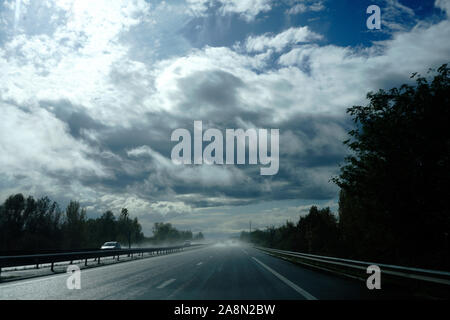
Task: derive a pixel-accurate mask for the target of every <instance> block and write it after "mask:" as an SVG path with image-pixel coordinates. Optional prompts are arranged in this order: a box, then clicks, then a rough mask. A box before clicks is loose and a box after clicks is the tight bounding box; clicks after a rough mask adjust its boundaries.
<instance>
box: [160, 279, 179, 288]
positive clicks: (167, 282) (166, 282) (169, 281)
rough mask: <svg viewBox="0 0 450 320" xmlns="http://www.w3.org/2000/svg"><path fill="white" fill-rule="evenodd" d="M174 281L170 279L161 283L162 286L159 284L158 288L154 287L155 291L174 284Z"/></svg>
mask: <svg viewBox="0 0 450 320" xmlns="http://www.w3.org/2000/svg"><path fill="white" fill-rule="evenodd" d="M175 280H176V279H170V280H167V281H165V282H163V283H162V284H160V285H159V286H158V287H156V288H157V289H162V288H164V287H167V286H168V285H169V284H171V283H172V282H174V281H175Z"/></svg>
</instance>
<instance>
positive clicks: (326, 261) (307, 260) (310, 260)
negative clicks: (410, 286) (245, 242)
mask: <svg viewBox="0 0 450 320" xmlns="http://www.w3.org/2000/svg"><path fill="white" fill-rule="evenodd" d="M255 248H257V249H259V250H262V251H266V252H269V253H273V254H279V255H282V256H288V257H294V258H297V259H300V260H301V261H300V262H301V263H304V264H307V265H310V266H312V267H319V268H324V269H335V270H336V269H341V270H342V269H344V270H356V273H361V271H362V270H364V271H363V272H364V273H365V272H366V270H367V267H368V266H371V265H376V266H378V267H379V268H380V269H381V273H382V274H385V275H390V276H393V277H400V278H407V279H412V280H419V281H426V282H432V283H435V284H439V285H445V286H450V272H446V271H439V270H427V269H421V268H409V267H402V266H396V265H389V264H383V263H376V262H367V261H357V260H350V259H341V258H335V257H327V256H319V255H314V254H306V253H301V252H295V251H286V250H279V249H272V248H265V247H258V246H255Z"/></svg>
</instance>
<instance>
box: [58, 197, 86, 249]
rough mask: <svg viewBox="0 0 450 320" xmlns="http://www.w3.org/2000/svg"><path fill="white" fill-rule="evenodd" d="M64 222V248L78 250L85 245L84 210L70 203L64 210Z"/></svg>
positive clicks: (74, 203)
mask: <svg viewBox="0 0 450 320" xmlns="http://www.w3.org/2000/svg"><path fill="white" fill-rule="evenodd" d="M65 218H66V220H65V222H64V227H63V230H64V240H65V245H64V247H65V248H69V249H79V248H83V246H85V244H86V241H85V239H86V209H81V207H80V203H79V202H77V201H70V203H69V204H68V205H67V208H66V217H65Z"/></svg>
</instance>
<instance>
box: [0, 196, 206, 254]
mask: <svg viewBox="0 0 450 320" xmlns="http://www.w3.org/2000/svg"><path fill="white" fill-rule="evenodd" d="M153 232H154V235H153V237H145V236H144V234H143V232H142V226H141V224H140V223H139V220H138V218H137V217H135V218H131V217H130V214H129V212H128V210H127V209H126V208H123V209H122V210H121V212H120V214H119V215H118V217H116V216H115V215H114V213H113V212H112V211H109V210H108V211H106V212H104V213H103V214H102V215H101V216H100V217H98V218H88V217H87V215H86V209H84V208H82V207H81V206H80V203H79V202H77V201H70V203H69V204H68V205H67V207H66V209H65V210H64V211H63V210H61V208H60V206H59V205H58V203H57V202H55V201H51V200H50V199H49V198H48V197H42V198H40V199H34V198H33V197H32V196H29V197H27V198H25V197H24V196H23V195H22V194H15V195H11V196H9V197H8V198H7V199H6V200H5V201H4V203H3V204H1V205H0V252H12V251H27V252H41V251H45V250H74V249H98V248H99V247H100V246H101V245H102V244H103V243H105V242H107V241H118V242H119V243H121V244H122V247H125V248H126V247H128V245H129V244H133V245H136V244H138V245H139V244H144V243H152V244H158V243H162V242H169V243H170V242H171V243H174V242H177V241H182V240H202V239H203V238H204V237H203V234H202V233H201V232H199V233H198V234H196V235H193V234H192V232H191V231H178V230H177V229H176V228H174V227H172V225H171V224H170V223H155V226H154V228H153ZM0 255H1V254H0Z"/></svg>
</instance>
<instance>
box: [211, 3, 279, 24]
mask: <svg viewBox="0 0 450 320" xmlns="http://www.w3.org/2000/svg"><path fill="white" fill-rule="evenodd" d="M218 1H219V2H220V3H221V4H222V7H221V8H220V10H221V11H222V12H223V13H238V14H239V15H240V16H241V17H243V18H244V19H245V20H247V21H252V20H254V19H255V17H256V16H257V15H258V14H259V13H261V12H267V11H270V10H271V9H272V6H271V2H272V0H218Z"/></svg>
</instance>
